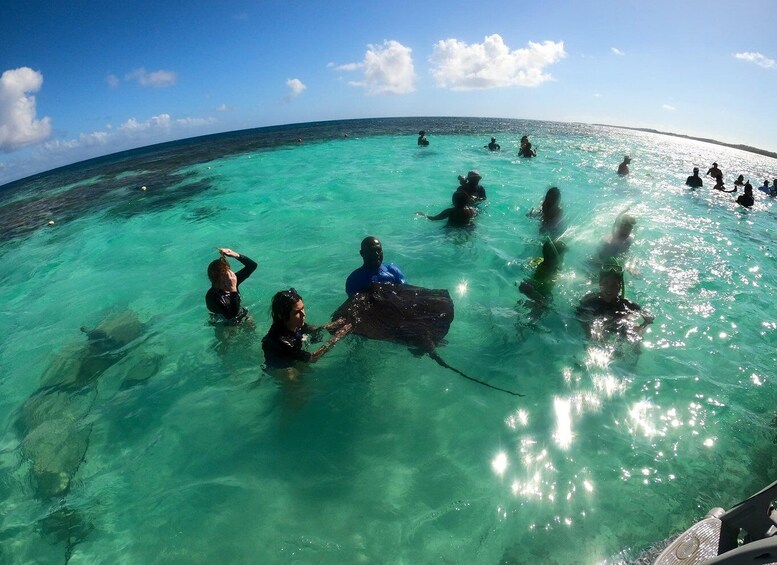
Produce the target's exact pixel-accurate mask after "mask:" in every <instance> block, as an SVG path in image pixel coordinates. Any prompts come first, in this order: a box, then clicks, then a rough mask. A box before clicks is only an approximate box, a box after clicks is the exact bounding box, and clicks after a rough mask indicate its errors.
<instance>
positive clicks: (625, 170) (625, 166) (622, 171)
mask: <svg viewBox="0 0 777 565" xmlns="http://www.w3.org/2000/svg"><path fill="white" fill-rule="evenodd" d="M629 163H631V157H629V156H628V155H626V156H625V157H623V162H622V163H621V164H620V165H618V174H619V175H620V176H622V177H625V176H626V175H628V174H629Z"/></svg>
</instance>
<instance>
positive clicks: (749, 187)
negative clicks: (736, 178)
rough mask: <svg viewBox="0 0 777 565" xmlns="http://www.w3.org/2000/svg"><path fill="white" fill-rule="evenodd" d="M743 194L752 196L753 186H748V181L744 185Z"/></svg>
mask: <svg viewBox="0 0 777 565" xmlns="http://www.w3.org/2000/svg"><path fill="white" fill-rule="evenodd" d="M745 194H753V185H752V184H750V181H747V182H746V183H745Z"/></svg>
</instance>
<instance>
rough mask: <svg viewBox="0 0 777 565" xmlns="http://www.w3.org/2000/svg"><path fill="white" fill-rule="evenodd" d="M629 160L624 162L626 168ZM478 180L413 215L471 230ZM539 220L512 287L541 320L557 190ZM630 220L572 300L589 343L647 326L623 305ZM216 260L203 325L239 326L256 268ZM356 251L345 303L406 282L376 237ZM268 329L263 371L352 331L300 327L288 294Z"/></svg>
mask: <svg viewBox="0 0 777 565" xmlns="http://www.w3.org/2000/svg"><path fill="white" fill-rule="evenodd" d="M428 144H429V141H428V140H427V139H426V132H425V131H420V132H419V138H418V145H419V146H427V145H428ZM485 148H487V149H488V150H490V151H499V150H500V147H499V144H498V143H496V138H495V137H492V138H491V142H490V143H489V144H488V145H486V146H485ZM520 152H521V154H522V155H523V156H525V157H534V156H536V150H535V149H534V148H533V147H532V145H531V143H530V142H529V140H528V137H527V136H523V138H522V140H521V150H520ZM628 161H629V159H628V158H627V159H626V160H625V164H626V165H628ZM481 180H482V176H481V175H480V173H478V172H477V171H475V170H472V171H469V172H468V173H467V175H466V176H459V178H458V181H459V185H458V186H457V187H456V189H455V190H454V192H453V195H452V197H451V199H452V207H450V208H446V209H445V210H443V211H441V212H440V213H438V214H436V215H427V214H425V213H423V212H420V211H419V212H417V214H418V215H420V216H423V217H426V218H428V219H430V220H447V223H448V225H449V226H451V227H455V228H465V227H468V226H471V225H472V221H473V219H474V218H475V216H476V215H477V206H478V204H480V203H481V202H483V201H485V200H486V190H485V188H484V187H483V186H482V185H481V184H480V182H481ZM528 215H529V216H530V217H537V218H539V220H540V226H539V234H540V236H542V257H541V258H539V259H536V260H534V265H535V268H534V272H533V274H532V275H531V276H530V277H529V278H527V279H526V280H524V281H522V282H520V283H519V284H518V288H519V291H520V292H521V293H522V294H523V295H525V296H526V302H525V303H526V305H527V306H528V308H529V313H530V316H532V317H533V318H537V317H539V316H541V315H542V314H543V313H544V312H545V311H546V310H547V309H548V308H549V306H550V304H551V301H552V291H553V286H554V283H555V280H556V278H557V277H558V274H559V272H560V270H561V266H562V261H563V257H564V254H565V253H566V251H567V244H566V243H565V242H564V241H563V239H562V238H563V234H564V231H565V226H564V215H563V210H562V208H561V191H560V190H559V188H558V187H551V188H550V189H549V190H548V191H547V193H546V194H545V198H544V199H543V201H542V204H541V205H540V206H539V207H538V208H537V209H533V210H531V211H530V212H529V214H528ZM635 224H636V219H635V218H634V217H633V216H631V215H628V214H626V213H625V212H624V213H622V214H620V215H619V216H618V217H617V218H616V220H615V224H614V226H613V230H612V233H611V234H610V235H609V236H608V237H607V238H605V239H604V240H603V241H602V243H601V245H600V247H599V249H598V250H597V252H596V254H595V256H594V257H593V258H592V264H593V265H595V266H596V268H597V269H598V283H599V289H598V291H596V292H592V293H589V294H588V295H586V296H585V297H584V298H583V299H582V300H581V302H580V304H579V306H578V308H577V310H576V314H577V316H578V318H579V320H580V321H581V323H582V325H583V328H584V330H585V333H586V335H587V336H588V337H589V338H604V337H605V336H607V335H616V336H620V337H625V338H629V339H631V338H634V337H638V336H639V335H641V333H642V331H643V330H644V329H645V328H646V327H647V326H648V325H649V324H650V323H652V321H653V318H652V317H651V316H650V315H648V314H647V313H645V312H644V311H643V310H642V308H641V307H640V306H639V305H638V304H636V303H634V302H632V301H630V300H628V299H626V297H625V280H624V269H623V267H622V266H621V264H620V260H621V259H622V258H623V256H624V254H625V253H626V252H627V251H628V250H629V247H630V246H631V244H632V242H633V237H632V230H633V228H634V226H635ZM218 252H219V254H220V257H219V258H218V259H216V260H214V261H212V262H211V263H210V264H209V265H208V269H207V273H208V278H209V279H210V282H211V288H210V289H209V290H208V291H207V293H206V296H205V302H206V305H207V308H208V310H209V311H210V313H211V322H212V323H214V324H224V325H241V324H244V323H246V320H248V319H249V318H250V315H249V314H248V310H247V309H246V308H244V307H243V306H242V304H241V296H240V289H239V287H240V285H241V284H242V283H243V282H244V281H245V280H246V279H248V278H249V277H250V276H251V274H252V273H253V272H254V271H255V270H256V268H257V264H256V262H254V261H253V260H252V259H250V258H249V257H247V256H245V255H243V254H240V253H238V252H236V251H233V250H231V249H228V248H218ZM359 253H360V255H361V257H362V261H363V264H362V266H361V267H359V268H357V269H355V270H354V271H353V272H352V273H351V274H350V275H349V276H348V277H347V279H346V281H345V291H346V294H347V295H348V296H349V297H352V296H354V295H356V294H358V293H362V292H369V290H370V288H371V286H372V284H373V283H384V284H385V283H388V284H397V285H403V284H406V283H407V281H406V277H405V275H404V273H403V272H402V270H401V269H400V268H399V267H398V266H396V265H394V264H391V263H389V264H386V263H384V262H383V247H382V244H381V242H380V240H379V239H377V238H376V237H374V236H368V237H366V238H364V239H363V240H362V242H361V246H360V249H359ZM229 259H234V260H236V261H237V262H239V263H240V264H241V265H242V268H241V269H240V270H238V271H237V272H234V271H232V268H231V266H230V264H229V261H228V260H229ZM638 315H641V316H642V322H641V323H640V324H639V325H635V324H634V323H633V322H632V320H633V319H634V318H635V317H637V316H638ZM270 316H271V319H272V321H271V326H270V328H269V330H268V331H267V334H266V335H265V336H264V338H263V339H262V350H263V353H264V357H265V363H266V366H267V367H268V368H269V369H284V368H290V367H293V366H294V365H295V364H296V363H298V362H302V363H313V362H315V361H317V360H318V359H320V358H321V357H322V356H323V355H324V354H325V353H326V352H327V351H328V350H330V349H331V348H332V347H333V346H334V345H335V344H336V343H337V342H338V341H339V340H340V339H342V338H343V337H344V336H345V335H347V334H348V333H349V332H350V331H351V330H352V325H351V323H348V322H346V320H345V319H337V320H333V321H332V322H330V323H328V324H325V325H323V326H312V325H310V324H308V323H307V321H306V313H305V303H304V301H303V299H302V296H301V295H300V294H299V293H298V292H297V291H296V290H295V289H294V288H289V289H288V290H282V291H280V292H277V293H276V294H275V295H274V296H273V297H272V299H271V305H270ZM323 332H329V333H330V334H331V337H330V338H329V340H328V341H326V342H325V343H324V345H322V346H321V347H319V348H318V349H316V350H315V351H312V352H310V351H307V350H306V349H305V347H304V342H305V341H306V340H307V339H310V341H313V342H316V341H321V337H322V334H323Z"/></svg>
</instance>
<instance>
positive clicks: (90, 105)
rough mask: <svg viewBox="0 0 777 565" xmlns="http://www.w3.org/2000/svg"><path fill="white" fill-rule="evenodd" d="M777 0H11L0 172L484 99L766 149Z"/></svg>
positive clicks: (459, 109) (773, 146) (0, 90)
mask: <svg viewBox="0 0 777 565" xmlns="http://www.w3.org/2000/svg"><path fill="white" fill-rule="evenodd" d="M776 61H777V2H775V1H773V0H742V1H740V2H731V1H727V2H721V1H717V0H713V1H705V2H702V1H697V0H690V1H680V0H674V1H671V2H670V1H664V0H654V1H651V2H637V1H630V0H621V1H619V2H610V1H598V2H589V1H586V0H581V1H579V2H574V1H563V2H554V1H552V0H546V1H543V2H515V1H510V0H501V1H496V0H494V1H492V0H482V1H480V2H473V1H469V2H457V1H454V0H447V1H438V0H426V1H424V2H417V1H415V2H409V1H408V2H405V1H403V0H398V1H397V0H395V1H392V2H388V1H386V2H374V1H369V0H366V1H365V0H361V1H358V2H356V1H351V0H336V1H335V0H332V1H329V2H314V1H294V0H284V1H275V0H251V1H249V0H236V1H230V2H216V1H204V0H190V1H187V2H182V1H174V0H156V1H154V2H150V1H145V0H138V1H135V2H96V1H88V0H69V1H67V2H64V1H61V2H57V1H52V0H46V1H38V0H4V1H3V2H2V4H1V5H0V75H1V78H0V183H4V182H8V181H11V180H15V179H17V178H21V177H24V176H27V175H30V174H34V173H36V172H40V171H43V170H48V169H51V168H54V167H57V166H61V165H65V164H68V163H72V162H76V161H80V160H83V159H87V158H91V157H96V156H99V155H105V154H108V153H113V152H115V151H121V150H124V149H129V148H132V147H138V146H143V145H148V144H152V143H158V142H162V141H169V140H172V139H180V138H185V137H191V136H195V135H203V134H207V133H215V132H221V131H230V130H236V129H245V128H252V127H261V126H267V125H276V124H284V123H294V122H306V121H313V120H330V119H347V118H361V117H384V116H490V117H505V118H526V119H539V120H556V121H570V122H587V123H608V124H615V125H625V126H632V127H650V128H655V129H658V130H662V131H671V132H676V133H685V134H688V135H694V136H703V137H711V138H715V139H718V140H721V141H727V142H733V143H746V144H749V145H753V146H756V147H760V148H762V149H768V150H771V151H777V135H775V132H776V130H777V110H775V108H777V103H776V102H775V100H777V62H776Z"/></svg>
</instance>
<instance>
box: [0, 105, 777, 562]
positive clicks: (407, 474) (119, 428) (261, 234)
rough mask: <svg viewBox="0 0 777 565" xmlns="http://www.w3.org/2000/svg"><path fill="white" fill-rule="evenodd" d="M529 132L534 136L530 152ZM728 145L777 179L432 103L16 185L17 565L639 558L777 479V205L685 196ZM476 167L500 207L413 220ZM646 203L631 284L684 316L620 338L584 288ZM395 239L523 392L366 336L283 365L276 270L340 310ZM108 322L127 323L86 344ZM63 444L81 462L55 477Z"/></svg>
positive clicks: (143, 153)
mask: <svg viewBox="0 0 777 565" xmlns="http://www.w3.org/2000/svg"><path fill="white" fill-rule="evenodd" d="M420 129H425V130H427V132H428V133H427V135H428V137H429V140H430V142H431V145H430V146H429V147H426V148H420V147H417V146H416V136H417V132H418V130H420ZM346 134H347V137H345V135H346ZM523 134H529V136H530V138H531V140H532V142H533V143H534V146H535V147H536V148H537V150H538V154H539V156H538V157H537V158H536V159H531V160H526V159H520V158H518V157H517V146H518V142H519V139H520V137H521V135H523ZM491 135H495V136H496V137H497V138H498V141H499V143H500V144H501V145H502V151H501V152H498V153H489V152H488V151H487V150H486V149H484V148H483V145H484V144H486V143H487V142H488V140H489V138H490V136H491ZM297 138H301V140H302V141H301V142H299V143H298V142H296V139H297ZM624 154H629V155H631V157H632V159H633V161H632V164H631V174H630V176H629V177H627V178H620V177H618V176H617V175H616V174H615V169H616V168H617V165H618V163H619V162H620V161H621V159H622V157H623V155H624ZM713 161H717V162H718V163H719V164H720V166H721V168H722V169H723V171H724V174H725V177H726V179H727V181H728V184H729V185H730V184H732V183H733V180H734V178H735V177H736V175H738V174H740V173H742V174H744V175H745V177H746V178H750V179H752V181H753V184H754V185H755V186H758V185H760V184H762V182H763V179H764V178H769V179H772V178H774V177H775V176H777V175H775V172H777V162H775V161H774V160H772V159H768V158H766V157H761V156H758V155H754V154H751V153H745V152H741V151H737V150H734V149H729V148H725V147H720V146H716V145H710V144H704V143H701V142H695V141H689V140H684V139H679V138H673V137H668V136H660V135H655V134H649V133H642V132H636V131H627V130H619V129H613V128H606V127H597V126H588V125H576V124H558V123H547V122H528V121H515V120H496V119H493V120H486V119H456V118H449V119H444V118H431V119H430V118H406V119H390V120H357V121H345V122H327V123H317V124H301V125H292V126H283V127H277V128H266V129H261V130H252V131H244V132H236V133H232V134H223V135H218V136H211V137H208V138H199V139H195V140H187V141H184V142H176V143H173V144H167V145H163V146H156V147H153V148H147V149H143V150H136V151H132V152H129V153H124V154H120V155H115V156H111V157H106V158H102V159H99V160H96V161H92V162H87V163H81V164H78V165H74V166H71V167H68V168H66V169H61V170H58V171H54V172H52V173H49V174H46V175H40V176H38V177H34V178H31V179H27V180H25V181H19V182H16V183H13V184H11V185H6V186H4V187H0V219H1V220H2V223H0V226H1V227H0V281H2V285H1V286H0V305H1V306H0V322H2V328H3V339H2V342H0V367H2V371H1V372H0V391H1V394H0V426H1V427H0V433H1V434H2V436H1V437H2V444H0V446H1V447H0V561H2V562H3V563H61V562H65V561H67V560H68V559H69V562H70V563H73V564H76V563H79V564H80V563H126V564H135V563H138V564H141V563H142V564H146V563H333V564H334V563H337V564H341V563H405V564H411V563H412V564H416V563H462V564H464V563H466V564H469V563H492V564H497V563H631V562H634V561H635V560H636V559H637V558H638V556H639V555H640V554H642V552H643V551H645V550H646V549H647V548H649V547H651V546H653V545H654V544H656V543H658V542H660V541H661V540H663V539H665V538H667V537H669V536H671V535H673V534H675V533H677V532H678V531H680V530H682V529H684V528H685V527H687V526H688V525H690V523H691V522H692V521H694V520H695V519H698V518H699V517H701V516H703V515H704V514H705V513H706V512H707V510H708V509H709V508H711V507H713V506H724V507H730V506H732V505H733V504H735V503H736V502H738V501H740V500H741V499H743V498H745V497H746V496H748V495H749V494H752V493H753V492H755V491H756V490H759V489H760V488H762V487H763V486H766V484H768V483H769V482H771V481H772V480H774V479H775V476H774V474H773V473H774V469H775V468H777V465H776V464H777V457H776V455H777V453H776V450H775V442H777V439H775V431H776V430H775V423H774V419H775V397H776V396H777V394H776V393H775V388H774V366H775V344H777V303H776V302H775V300H774V289H775V285H776V283H777V261H775V252H774V249H773V248H774V242H775V226H777V224H776V223H775V220H776V219H777V218H776V217H775V211H776V210H777V209H775V207H774V200H770V199H768V198H767V197H766V196H764V195H763V193H760V192H758V191H756V201H757V202H756V205H755V206H754V207H753V208H752V209H751V210H745V209H742V208H740V207H739V206H737V205H736V204H735V203H734V201H733V200H734V195H730V194H721V193H714V191H712V190H711V184H712V183H711V182H709V181H707V182H705V185H706V186H705V187H704V188H702V189H698V190H696V191H691V190H688V189H687V188H686V187H685V186H684V184H683V183H684V180H685V177H686V176H688V175H689V174H690V171H691V169H692V168H693V167H694V166H698V167H699V168H700V169H701V170H702V173H703V172H704V171H706V170H707V168H708V167H709V166H710V164H711V163H712V162H713ZM470 169H477V170H479V171H480V173H481V174H482V176H483V180H482V184H483V185H484V186H485V188H486V191H487V193H488V201H487V203H485V204H484V205H483V206H481V212H480V214H479V216H478V217H477V219H476V227H475V229H474V230H471V231H466V232H460V231H458V232H457V231H451V230H449V229H446V228H445V227H444V226H443V225H442V224H443V222H436V223H435V222H430V221H427V220H426V219H424V218H421V217H419V216H416V215H415V211H416V210H422V211H424V212H427V213H430V214H431V213H437V212H438V211H440V210H442V209H444V208H446V207H447V206H448V205H449V202H450V196H451V193H452V191H453V190H454V189H455V187H456V186H457V184H458V183H457V180H456V177H457V175H459V174H466V172H467V171H468V170H470ZM553 185H556V186H558V187H560V189H561V191H562V205H563V207H564V210H565V214H566V218H567V224H568V226H569V229H568V231H567V233H566V234H565V236H564V239H565V241H566V243H567V245H568V246H569V252H568V254H567V256H566V258H565V262H564V268H563V270H562V274H561V276H560V279H559V281H558V283H557V285H556V288H555V299H554V304H553V308H552V310H551V311H550V312H548V313H547V314H546V315H545V316H544V317H543V318H541V319H540V320H538V321H536V322H532V321H531V320H530V319H529V318H528V312H527V310H526V308H525V307H524V305H523V304H522V297H521V295H520V294H519V293H518V290H517V287H516V282H518V281H521V280H522V279H524V278H526V277H527V276H528V275H529V274H530V272H531V266H530V261H531V259H532V258H534V257H537V256H538V255H539V254H540V245H541V242H542V240H541V238H540V235H539V233H538V223H537V221H536V220H535V219H533V218H528V217H527V212H528V211H529V210H530V209H531V208H533V207H535V206H537V205H538V204H539V202H540V201H541V199H542V197H543V195H544V193H545V191H546V190H547V189H548V188H549V187H550V186H553ZM142 186H145V187H146V190H145V191H144V190H141V187H142ZM626 209H628V210H629V213H630V214H632V215H634V216H636V217H637V219H638V223H637V225H636V228H635V232H634V234H635V243H634V245H633V246H632V248H631V251H630V253H629V256H628V266H629V273H628V274H627V294H628V297H629V298H630V299H632V300H634V301H636V302H638V303H640V304H641V305H642V306H643V307H645V308H647V309H649V310H650V312H651V313H652V314H653V315H654V316H655V318H656V322H655V323H654V324H653V325H652V326H651V327H650V329H649V332H648V333H647V334H646V335H645V339H644V343H643V344H642V348H641V353H639V354H637V353H634V352H632V353H631V354H629V355H626V356H625V357H623V358H615V357H613V356H612V355H610V354H609V353H608V352H607V351H606V350H604V349H602V348H600V347H598V346H595V345H592V344H589V343H587V342H586V340H585V338H584V335H583V332H582V330H581V328H580V325H579V323H578V322H577V320H576V319H575V317H574V309H575V307H576V306H577V304H578V303H579V301H580V299H581V297H582V296H583V295H584V294H585V293H586V292H588V291H590V290H592V289H593V288H595V287H594V285H593V284H592V279H591V273H590V269H589V267H588V266H587V260H588V258H589V257H590V256H591V255H592V254H593V253H594V251H595V249H596V247H597V245H598V244H599V242H600V241H601V239H602V238H603V237H604V236H606V235H607V234H608V233H609V231H610V230H611V228H612V225H613V221H614V219H615V217H616V215H617V214H618V213H620V212H622V211H624V210H626ZM50 221H53V222H54V224H53V225H49V222H50ZM366 235H375V236H377V237H379V238H380V239H381V240H382V242H383V246H384V253H385V260H386V261H387V262H393V263H396V264H398V265H399V266H401V268H402V269H403V271H404V272H405V274H406V275H407V278H408V281H409V282H410V283H412V284H415V285H419V286H424V287H430V288H444V289H448V290H449V291H450V293H451V296H452V297H453V299H454V302H455V308H456V317H455V321H454V323H453V325H452V326H451V330H450V333H449V334H448V336H447V345H446V346H445V347H443V348H441V349H440V354H441V355H442V357H444V358H445V359H446V360H447V361H448V362H449V363H450V364H451V365H453V366H455V367H458V368H460V369H462V370H464V371H465V372H467V373H469V374H471V375H473V376H475V377H478V378H480V379H483V380H486V381H488V382H490V383H493V384H495V385H497V386H501V387H504V388H510V389H514V390H519V391H520V392H522V393H524V394H525V397H523V398H517V397H512V396H509V395H506V394H503V393H500V392H497V391H494V390H490V389H487V388H485V387H482V386H479V385H477V384H474V383H472V382H469V381H467V380H464V379H462V378H461V377H459V376H458V375H456V374H454V373H452V372H450V371H448V370H446V369H444V368H442V367H441V366H439V365H437V364H436V363H435V362H434V361H432V360H431V359H430V358H429V357H416V356H414V355H412V354H411V353H410V352H409V351H408V350H407V348H405V347H402V346H400V345H397V344H391V343H386V342H378V341H367V340H364V339H362V338H358V337H354V336H349V337H347V338H346V339H344V340H343V341H342V342H341V343H340V344H338V345H337V347H335V348H334V349H333V350H332V351H331V352H330V353H329V354H327V355H326V356H325V357H324V358H323V359H322V360H321V361H319V362H318V363H317V364H315V365H313V366H311V367H310V368H309V370H307V371H305V372H304V373H303V375H302V378H301V380H300V381H299V382H298V383H296V384H293V385H292V384H289V383H284V382H280V381H278V380H276V379H275V378H274V377H272V376H270V375H268V374H266V373H264V372H263V371H262V369H261V364H262V354H261V348H260V344H259V342H260V340H261V337H262V336H263V335H264V333H265V331H266V330H267V328H268V327H269V314H268V306H269V299H270V297H271V296H272V294H273V293H275V292H276V291H278V290H282V289H285V288H288V287H290V286H294V287H295V288H296V289H297V290H298V291H299V292H300V294H302V296H303V297H304V299H305V303H306V307H307V314H308V321H309V322H310V323H313V324H321V323H325V322H326V321H328V320H329V316H330V314H331V313H332V312H333V311H334V310H335V309H336V308H337V306H339V305H340V303H341V302H342V301H343V300H344V299H345V293H344V281H345V278H346V276H347V275H348V274H349V273H350V272H351V270H353V269H354V268H356V267H358V266H359V265H360V264H361V259H360V257H359V253H358V251H359V242H360V241H361V239H362V238H363V237H365V236H366ZM217 246H219V247H231V248H233V249H235V250H237V251H238V252H241V253H244V254H246V255H248V256H249V257H251V258H253V259H254V260H256V261H257V262H258V263H259V268H258V270H257V272H256V273H255V274H254V275H253V277H251V278H250V279H249V280H248V281H247V282H245V283H244V284H243V285H242V287H241V291H242V296H243V303H244V305H245V306H247V307H248V308H249V309H250V311H251V313H252V315H253V317H254V319H255V321H256V328H255V330H254V331H250V329H246V330H243V331H240V332H236V333H235V335H231V336H229V337H228V338H227V339H226V340H220V339H217V336H216V335H215V333H214V329H213V328H212V327H211V326H209V325H208V324H207V320H208V316H207V313H206V309H205V305H204V294H205V291H206V290H207V288H208V286H209V283H208V281H207V278H206V275H205V268H206V266H207V263H208V262H209V261H211V260H212V259H215V258H216V257H217V255H216V253H215V248H216V247H217ZM82 326H83V327H85V328H86V329H92V328H98V329H100V328H102V329H105V328H114V329H115V328H117V327H123V328H125V329H126V328H127V327H129V328H130V329H129V330H127V334H128V337H127V338H126V340H125V342H123V343H122V347H121V349H120V352H119V354H115V355H113V356H112V357H110V358H107V359H98V360H97V361H94V360H92V361H93V362H94V363H96V365H94V364H93V365H88V363H87V362H85V361H84V359H85V355H87V353H88V351H89V350H88V345H87V338H86V335H85V334H84V333H83V332H82V331H81V329H80V328H81V327H82ZM95 366H97V367H98V368H99V369H94V367H95ZM90 367H92V369H90ZM90 370H91V372H89V371H90ZM79 379H80V380H79ZM73 381H77V384H76V385H73V384H72V383H73ZM63 383H70V384H69V385H67V386H66V385H63ZM41 405H43V406H44V408H40V406H41ZM51 469H55V470H58V473H59V474H56V476H55V477H54V483H55V485H56V484H59V485H60V487H61V486H62V484H61V483H62V481H65V482H66V481H70V482H69V483H68V488H66V489H62V488H60V489H59V491H58V492H57V494H56V495H51V494H50V492H49V491H47V490H46V488H44V486H45V484H44V481H42V479H41V477H42V476H43V475H41V474H40V472H41V470H49V471H50V470H51ZM49 478H50V477H49ZM57 481H59V483H57ZM49 486H50V485H49ZM55 491H56V488H55Z"/></svg>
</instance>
